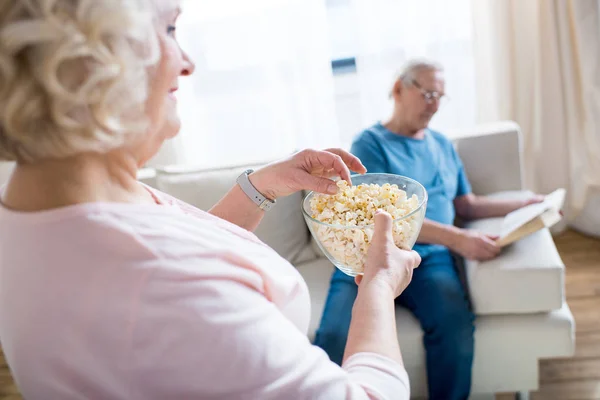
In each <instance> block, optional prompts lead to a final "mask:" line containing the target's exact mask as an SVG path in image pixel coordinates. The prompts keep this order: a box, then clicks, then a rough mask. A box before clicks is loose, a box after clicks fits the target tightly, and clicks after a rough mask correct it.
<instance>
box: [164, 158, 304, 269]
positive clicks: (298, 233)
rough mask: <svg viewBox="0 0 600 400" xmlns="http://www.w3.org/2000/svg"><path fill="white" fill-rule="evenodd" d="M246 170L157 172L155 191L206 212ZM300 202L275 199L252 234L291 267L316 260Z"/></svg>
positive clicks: (297, 198) (293, 197) (295, 197)
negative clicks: (273, 204) (293, 264)
mask: <svg viewBox="0 0 600 400" xmlns="http://www.w3.org/2000/svg"><path fill="white" fill-rule="evenodd" d="M246 169H247V167H235V168H226V169H217V170H209V171H200V172H195V173H165V172H160V171H159V172H158V175H157V176H156V179H155V182H156V188H157V189H158V190H161V191H163V192H165V193H168V194H170V195H171V196H174V197H176V198H178V199H180V200H183V201H185V202H187V203H189V204H191V205H193V206H195V207H198V208H200V209H202V210H205V211H206V210H209V209H210V208H211V207H212V206H214V205H215V204H216V203H217V202H218V201H219V200H220V199H221V198H222V197H223V196H224V195H225V194H226V193H227V192H228V191H229V190H230V189H231V188H232V187H233V185H234V184H235V180H236V178H237V177H238V176H239V175H240V174H241V173H242V172H243V171H244V170H246ZM301 202H302V193H301V192H300V193H296V194H293V195H291V196H288V197H285V198H281V199H278V200H277V204H276V205H275V207H273V208H272V209H271V210H270V211H269V212H267V213H266V214H265V217H264V218H263V220H262V222H261V223H260V225H259V226H258V228H257V229H256V231H255V233H256V236H258V237H259V238H260V239H261V240H262V241H263V242H265V243H266V244H268V245H269V246H271V247H272V248H273V249H274V250H275V251H277V253H279V254H280V255H281V256H282V257H284V258H285V259H286V260H288V261H290V262H291V263H298V262H303V261H307V260H311V259H314V258H315V257H316V255H315V253H314V251H313V250H312V247H311V246H310V241H309V231H308V227H307V226H306V223H305V222H304V217H303V216H302V212H301V211H300V205H301Z"/></svg>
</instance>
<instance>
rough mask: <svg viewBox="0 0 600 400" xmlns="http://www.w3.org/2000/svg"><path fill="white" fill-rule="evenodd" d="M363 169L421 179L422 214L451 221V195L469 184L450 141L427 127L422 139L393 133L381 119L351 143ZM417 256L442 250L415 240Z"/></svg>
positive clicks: (459, 193)
mask: <svg viewBox="0 0 600 400" xmlns="http://www.w3.org/2000/svg"><path fill="white" fill-rule="evenodd" d="M350 151H351V153H352V154H354V155H356V156H357V157H358V158H360V160H361V161H362V163H363V164H364V166H365V167H366V168H367V172H370V173H373V172H381V173H388V174H397V175H403V176H407V177H409V178H412V179H414V180H416V181H417V182H419V183H421V184H422V185H423V186H424V187H425V189H426V190H427V195H428V197H429V200H428V203H427V212H426V214H425V216H426V218H428V219H430V220H432V221H436V222H439V223H441V224H447V225H452V224H453V223H454V218H455V216H456V211H455V209H454V199H455V198H457V197H460V196H463V195H466V194H469V193H471V185H470V184H469V180H468V179H467V175H466V174H465V170H464V168H463V164H462V162H461V160H460V158H459V157H458V154H457V153H456V150H454V146H453V145H452V142H451V141H450V140H448V139H447V138H446V137H445V136H444V135H442V134H441V133H438V132H436V131H433V130H430V129H428V130H427V131H426V133H425V138H424V139H414V138H410V137H406V136H401V135H397V134H395V133H393V132H391V131H389V130H388V129H386V128H385V127H384V126H383V125H381V123H377V124H375V125H373V126H372V127H370V128H368V129H366V130H364V131H363V132H361V133H360V134H359V135H358V136H357V137H356V138H355V139H354V142H353V143H352V148H351V150H350ZM414 250H415V251H417V252H418V253H419V254H420V255H421V257H425V256H426V255H428V254H430V253H432V252H435V251H445V250H446V249H445V248H444V247H443V246H440V245H431V244H421V243H417V244H416V245H415V247H414Z"/></svg>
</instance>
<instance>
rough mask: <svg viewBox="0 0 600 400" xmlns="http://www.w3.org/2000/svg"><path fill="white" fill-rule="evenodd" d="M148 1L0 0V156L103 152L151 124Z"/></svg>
mask: <svg viewBox="0 0 600 400" xmlns="http://www.w3.org/2000/svg"><path fill="white" fill-rule="evenodd" d="M152 3H153V2H151V1H149V0H0V160H8V161H18V162H24V163H30V162H35V161H38V160H42V159H48V158H64V157H69V156H72V155H74V154H77V153H81V152H106V151H109V150H111V149H114V148H117V147H119V146H122V145H123V144H124V143H126V141H127V140H129V138H130V136H132V135H137V134H141V133H143V132H144V131H146V130H147V127H148V122H147V118H146V116H145V113H144V108H145V102H146V98H147V94H148V75H149V71H150V70H151V66H153V65H155V64H156V62H157V61H158V59H159V44H158V39H157V35H156V28H155V25H154V22H155V17H156V9H155V6H154V5H153V4H152Z"/></svg>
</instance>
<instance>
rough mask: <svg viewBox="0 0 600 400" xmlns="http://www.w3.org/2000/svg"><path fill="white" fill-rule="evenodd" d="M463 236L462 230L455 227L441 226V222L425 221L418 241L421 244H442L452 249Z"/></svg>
mask: <svg viewBox="0 0 600 400" xmlns="http://www.w3.org/2000/svg"><path fill="white" fill-rule="evenodd" d="M461 234H462V229H460V228H457V227H455V226H453V225H445V224H440V223H439V222H435V221H432V220H430V219H427V218H426V219H425V221H423V227H422V228H421V233H419V238H418V241H419V242H420V243H431V244H441V245H442V246H446V247H448V248H450V249H452V248H453V247H454V246H455V245H456V242H457V241H458V239H459V238H460V236H461Z"/></svg>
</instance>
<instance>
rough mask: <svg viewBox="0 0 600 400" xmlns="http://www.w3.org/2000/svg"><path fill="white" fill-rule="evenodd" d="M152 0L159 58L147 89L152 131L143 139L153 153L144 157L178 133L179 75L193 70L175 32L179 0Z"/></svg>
mask: <svg viewBox="0 0 600 400" xmlns="http://www.w3.org/2000/svg"><path fill="white" fill-rule="evenodd" d="M153 1H154V2H155V3H156V8H157V12H158V17H157V28H156V29H157V32H158V37H159V41H160V50H161V57H160V61H159V63H158V65H157V67H156V69H155V70H154V71H153V73H152V74H151V76H150V91H149V94H148V100H147V103H146V110H147V113H148V116H149V118H150V121H151V128H150V131H151V132H150V138H148V137H146V138H145V139H146V141H145V142H146V143H145V144H146V145H149V147H148V148H147V151H148V152H150V153H152V154H148V155H146V157H142V158H146V159H147V158H151V157H152V156H153V155H154V154H155V153H156V152H157V151H158V150H159V149H160V146H161V145H162V143H163V142H164V141H165V140H166V139H170V138H172V137H174V136H175V135H177V133H178V132H179V128H180V126H181V122H180V120H179V116H178V114H177V99H176V97H175V92H176V91H177V89H178V88H179V77H180V76H188V75H191V74H192V73H193V72H194V64H193V62H192V61H191V60H190V59H189V57H188V55H187V54H186V53H185V52H184V51H183V50H182V49H181V47H180V46H179V44H178V43H177V39H176V35H175V33H176V22H177V18H178V16H179V14H180V13H181V9H180V0H153ZM147 139H150V140H149V141H148V140H147ZM144 147H146V146H144ZM143 161H144V162H145V161H147V160H143Z"/></svg>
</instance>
